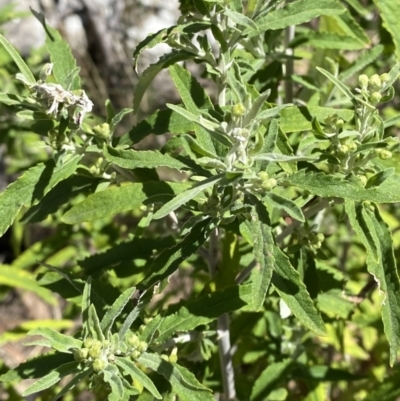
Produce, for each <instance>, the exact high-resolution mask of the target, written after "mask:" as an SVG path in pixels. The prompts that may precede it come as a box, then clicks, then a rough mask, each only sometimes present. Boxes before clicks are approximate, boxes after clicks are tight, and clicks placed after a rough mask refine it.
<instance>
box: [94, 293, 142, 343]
mask: <svg viewBox="0 0 400 401" xmlns="http://www.w3.org/2000/svg"><path fill="white" fill-rule="evenodd" d="M135 291H136V288H135V287H132V288H128V289H127V290H125V291H124V292H123V293H122V294H121V295H120V296H119V297H118V298H117V299H116V300H115V302H114V303H113V304H112V305H111V307H110V308H109V309H108V310H107V312H106V314H105V315H104V316H103V319H102V320H101V322H100V327H101V330H102V332H103V333H104V334H105V335H106V334H107V333H108V332H109V331H110V330H111V327H112V325H113V324H114V321H115V319H116V318H117V317H118V316H119V315H120V313H121V312H122V311H123V309H124V308H125V305H126V304H127V303H128V301H129V300H130V299H131V297H132V295H133V293H134V292H135Z"/></svg>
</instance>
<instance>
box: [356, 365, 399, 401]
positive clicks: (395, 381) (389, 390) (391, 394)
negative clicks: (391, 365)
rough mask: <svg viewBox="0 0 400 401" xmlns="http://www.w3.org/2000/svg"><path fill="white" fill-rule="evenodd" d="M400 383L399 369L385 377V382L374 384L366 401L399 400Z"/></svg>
mask: <svg viewBox="0 0 400 401" xmlns="http://www.w3.org/2000/svg"><path fill="white" fill-rule="evenodd" d="M399 381H400V371H399V369H398V368H397V369H396V370H395V372H394V374H391V375H388V377H385V380H384V381H383V382H381V383H376V384H374V387H373V388H372V389H371V391H369V392H368V394H367V396H366V397H365V398H364V401H377V400H379V401H393V400H396V399H398V397H400V387H399Z"/></svg>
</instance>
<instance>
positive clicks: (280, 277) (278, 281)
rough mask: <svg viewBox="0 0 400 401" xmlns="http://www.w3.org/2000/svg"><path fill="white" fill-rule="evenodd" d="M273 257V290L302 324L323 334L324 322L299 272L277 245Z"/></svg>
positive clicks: (316, 332) (324, 331) (324, 332)
mask: <svg viewBox="0 0 400 401" xmlns="http://www.w3.org/2000/svg"><path fill="white" fill-rule="evenodd" d="M273 257H274V260H275V265H274V273H273V276H272V285H273V286H274V288H275V290H276V291H277V292H278V294H279V295H280V296H281V298H282V299H283V301H285V303H286V304H287V305H288V306H289V308H290V310H291V311H292V312H293V314H294V315H295V316H296V317H297V318H298V319H299V320H300V322H301V323H302V324H304V326H306V327H307V328H308V329H310V330H311V331H313V332H314V333H315V334H317V335H319V336H325V335H326V329H325V324H324V322H323V320H322V318H321V315H320V314H319V312H318V311H317V309H316V308H315V306H314V302H313V301H312V299H311V297H310V294H309V293H308V291H307V288H306V286H305V284H304V283H303V282H302V281H301V279H300V274H299V272H298V271H297V270H296V269H295V268H294V267H293V266H292V264H291V263H290V260H289V258H288V257H287V256H286V255H285V254H284V253H283V252H282V251H281V250H280V249H279V248H278V247H277V246H274V249H273Z"/></svg>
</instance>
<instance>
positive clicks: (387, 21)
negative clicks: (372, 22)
mask: <svg viewBox="0 0 400 401" xmlns="http://www.w3.org/2000/svg"><path fill="white" fill-rule="evenodd" d="M374 3H375V5H376V7H377V8H378V10H379V16H380V18H382V20H383V26H384V27H385V28H386V30H387V31H388V32H389V33H390V35H391V36H392V39H393V43H394V46H395V53H396V58H397V60H400V32H399V28H398V27H399V19H400V9H399V7H398V4H397V3H396V2H395V1H392V0H374Z"/></svg>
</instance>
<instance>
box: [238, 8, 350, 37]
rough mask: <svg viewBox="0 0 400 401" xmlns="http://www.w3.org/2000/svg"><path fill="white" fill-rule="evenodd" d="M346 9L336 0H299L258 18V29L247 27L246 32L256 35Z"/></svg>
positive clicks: (335, 13) (339, 12)
mask: <svg viewBox="0 0 400 401" xmlns="http://www.w3.org/2000/svg"><path fill="white" fill-rule="evenodd" d="M344 11H345V8H344V7H343V6H342V5H341V4H340V3H339V2H337V1H335V0H298V1H294V2H293V3H288V4H286V5H285V6H284V7H282V8H279V9H277V10H274V11H271V12H269V13H268V14H267V15H266V16H263V17H261V18H259V19H257V20H256V21H255V22H256V24H257V29H256V30H253V29H251V30H250V29H247V30H246V31H245V33H248V34H249V35H250V36H256V35H258V34H259V33H261V32H265V31H266V30H274V29H283V28H286V27H288V26H291V25H299V24H302V23H304V22H308V21H310V20H312V19H313V18H317V17H319V16H320V15H339V14H342V13H343V12H344Z"/></svg>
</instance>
